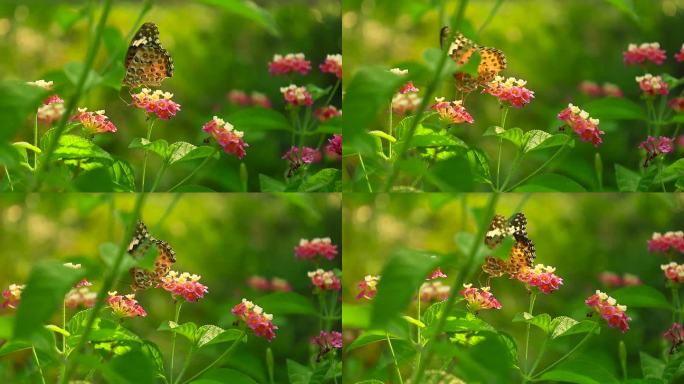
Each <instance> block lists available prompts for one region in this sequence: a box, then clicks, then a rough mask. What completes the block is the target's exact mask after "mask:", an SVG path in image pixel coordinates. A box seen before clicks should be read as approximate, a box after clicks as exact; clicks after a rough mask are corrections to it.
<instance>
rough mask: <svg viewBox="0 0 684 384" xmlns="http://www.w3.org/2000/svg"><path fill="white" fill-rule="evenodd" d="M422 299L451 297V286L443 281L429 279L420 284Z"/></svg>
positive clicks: (435, 299) (430, 299) (429, 300)
mask: <svg viewBox="0 0 684 384" xmlns="http://www.w3.org/2000/svg"><path fill="white" fill-rule="evenodd" d="M419 291H420V301H424V302H427V303H429V302H431V301H443V300H446V299H448V298H449V294H450V293H451V287H450V286H448V285H446V284H443V283H442V282H441V281H439V280H437V281H429V282H427V283H423V285H421V286H420V289H419Z"/></svg>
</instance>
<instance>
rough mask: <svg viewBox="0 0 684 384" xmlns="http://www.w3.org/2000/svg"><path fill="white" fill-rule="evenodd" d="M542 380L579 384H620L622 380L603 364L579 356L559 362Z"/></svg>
mask: <svg viewBox="0 0 684 384" xmlns="http://www.w3.org/2000/svg"><path fill="white" fill-rule="evenodd" d="M539 379H540V381H551V382H569V383H577V384H618V383H619V382H620V381H619V380H618V379H616V378H615V376H614V375H613V374H612V373H611V372H610V371H608V370H607V369H606V368H605V367H604V366H603V365H601V364H599V363H598V362H596V361H595V360H592V359H589V358H579V359H575V360H570V361H566V362H564V363H562V364H559V365H558V366H556V367H555V368H553V369H552V370H550V371H548V372H545V373H544V374H543V375H541V377H539Z"/></svg>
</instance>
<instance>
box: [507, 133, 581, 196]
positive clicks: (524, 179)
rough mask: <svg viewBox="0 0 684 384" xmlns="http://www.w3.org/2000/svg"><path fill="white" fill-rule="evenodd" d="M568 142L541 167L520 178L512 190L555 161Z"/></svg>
mask: <svg viewBox="0 0 684 384" xmlns="http://www.w3.org/2000/svg"><path fill="white" fill-rule="evenodd" d="M566 144H567V141H566V142H565V143H563V145H561V147H560V148H559V149H558V150H557V151H556V153H554V154H553V155H551V157H549V159H548V160H546V161H545V162H544V164H542V165H541V166H540V167H539V168H537V169H535V170H534V171H532V173H530V174H529V175H527V176H525V177H524V178H523V179H522V180H520V181H519V182H517V183H516V184H515V185H514V186H512V187H511V189H510V190H514V189H515V188H517V187H518V186H519V185H521V184H523V183H524V182H526V181H527V180H529V179H530V178H532V177H533V176H536V175H537V174H538V173H539V172H541V171H542V169H544V168H546V166H547V165H549V164H550V163H551V162H552V161H554V160H555V159H556V157H558V155H560V153H561V152H563V150H564V149H565V145H566ZM511 171H512V170H511ZM505 188H506V183H505V182H504V187H503V188H502V189H503V190H505Z"/></svg>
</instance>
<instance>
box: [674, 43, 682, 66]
mask: <svg viewBox="0 0 684 384" xmlns="http://www.w3.org/2000/svg"><path fill="white" fill-rule="evenodd" d="M674 58H675V60H677V62H678V63H681V62H682V61H684V44H682V47H681V48H680V49H679V52H678V53H675V56H674Z"/></svg>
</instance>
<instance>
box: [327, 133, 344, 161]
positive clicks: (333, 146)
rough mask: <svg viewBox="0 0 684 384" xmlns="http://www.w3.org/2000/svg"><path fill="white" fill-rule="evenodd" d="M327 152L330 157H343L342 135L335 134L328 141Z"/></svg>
mask: <svg viewBox="0 0 684 384" xmlns="http://www.w3.org/2000/svg"><path fill="white" fill-rule="evenodd" d="M325 151H326V152H327V153H328V156H331V157H335V156H337V157H341V156H342V135H338V134H334V135H332V137H331V138H329V139H328V144H326V145H325Z"/></svg>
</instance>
